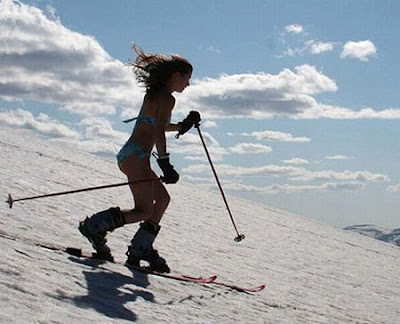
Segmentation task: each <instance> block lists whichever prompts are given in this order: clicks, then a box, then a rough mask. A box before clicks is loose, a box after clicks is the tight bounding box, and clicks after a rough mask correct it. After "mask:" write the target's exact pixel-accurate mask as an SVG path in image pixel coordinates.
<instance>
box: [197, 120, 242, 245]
mask: <svg viewBox="0 0 400 324" xmlns="http://www.w3.org/2000/svg"><path fill="white" fill-rule="evenodd" d="M194 127H195V128H196V129H197V131H198V133H199V136H200V140H201V142H202V144H203V147H204V150H205V152H206V155H207V158H208V162H210V166H211V170H212V171H213V173H214V177H215V180H216V182H217V185H218V187H219V190H220V192H221V195H222V199H223V200H224V203H225V206H226V209H227V210H228V214H229V217H230V218H231V222H232V225H233V227H234V228H235V231H236V234H237V236H236V237H235V242H240V241H242V240H243V239H244V238H245V236H244V235H243V234H239V231H238V228H237V226H236V224H235V220H234V218H233V215H232V212H231V209H230V208H229V205H228V201H227V200H226V197H225V193H224V191H223V189H222V186H221V183H220V181H219V179H218V176H217V172H216V171H215V168H214V165H213V163H212V161H211V156H210V153H209V152H208V149H207V146H206V143H205V142H204V138H203V135H202V133H201V131H200V124H196V125H195V126H194Z"/></svg>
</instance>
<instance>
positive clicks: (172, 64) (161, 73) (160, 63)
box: [128, 45, 193, 95]
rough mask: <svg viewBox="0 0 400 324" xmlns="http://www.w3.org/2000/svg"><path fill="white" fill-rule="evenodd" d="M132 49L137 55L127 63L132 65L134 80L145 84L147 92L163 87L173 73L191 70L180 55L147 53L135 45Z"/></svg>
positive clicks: (153, 91) (150, 92)
mask: <svg viewBox="0 0 400 324" xmlns="http://www.w3.org/2000/svg"><path fill="white" fill-rule="evenodd" d="M132 50H133V51H134V52H135V53H136V54H137V56H136V59H135V61H134V62H131V63H128V65H130V66H132V67H133V72H134V73H135V76H136V80H137V81H138V82H139V83H140V84H142V85H143V86H145V88H146V93H147V94H150V95H151V94H154V93H156V92H157V91H159V90H160V89H162V88H164V87H165V86H166V85H167V82H168V81H169V79H170V78H171V76H172V74H173V73H175V72H179V73H181V74H186V73H191V72H192V71H193V66H192V65H191V64H190V62H189V61H188V60H187V59H185V58H184V57H182V56H179V55H171V57H168V56H166V55H164V54H147V53H144V52H143V50H142V49H141V48H140V47H139V46H137V45H133V46H132Z"/></svg>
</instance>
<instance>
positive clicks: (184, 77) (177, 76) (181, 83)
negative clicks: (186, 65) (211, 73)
mask: <svg viewBox="0 0 400 324" xmlns="http://www.w3.org/2000/svg"><path fill="white" fill-rule="evenodd" d="M191 77H192V72H189V73H184V74H181V73H180V72H175V73H174V74H173V76H172V85H171V86H172V87H171V90H172V92H174V91H176V92H183V90H185V88H186V87H187V86H189V85H190V82H189V81H190V78H191Z"/></svg>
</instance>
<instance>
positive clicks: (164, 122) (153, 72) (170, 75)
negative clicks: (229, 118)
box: [79, 46, 200, 272]
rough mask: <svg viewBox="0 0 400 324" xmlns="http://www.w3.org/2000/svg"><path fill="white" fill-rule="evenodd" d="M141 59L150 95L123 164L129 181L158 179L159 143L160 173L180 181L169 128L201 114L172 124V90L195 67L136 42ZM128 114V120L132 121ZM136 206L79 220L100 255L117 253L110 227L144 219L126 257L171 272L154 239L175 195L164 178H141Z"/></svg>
mask: <svg viewBox="0 0 400 324" xmlns="http://www.w3.org/2000/svg"><path fill="white" fill-rule="evenodd" d="M133 49H134V51H135V52H136V54H137V57H136V60H135V61H134V62H133V63H131V64H130V65H131V66H133V70H134V73H135V75H136V78H137V80H138V82H139V83H141V84H143V85H144V86H145V87H146V95H145V96H144V100H143V104H142V107H141V109H140V113H139V116H138V117H136V118H133V119H131V120H135V119H136V125H135V127H134V129H133V132H132V135H131V136H130V138H129V139H128V141H127V142H126V143H125V144H124V146H123V147H122V148H121V150H120V151H119V153H118V154H117V160H118V166H119V168H120V170H121V171H122V172H123V173H124V174H125V175H126V176H127V177H128V180H129V181H137V180H142V179H157V175H156V174H155V173H154V171H153V170H152V169H151V165H150V155H151V151H152V149H153V147H154V146H156V149H157V153H158V154H157V156H158V158H157V163H158V165H159V167H160V168H161V170H162V171H163V177H162V178H161V179H162V181H163V182H165V183H176V182H177V181H178V180H179V174H178V173H177V172H176V170H175V169H174V167H173V166H172V165H171V164H170V161H169V153H167V143H166V137H165V132H166V131H177V132H179V134H180V135H182V134H184V133H186V132H187V131H188V130H189V129H190V128H192V126H193V125H196V124H198V123H199V122H200V114H199V113H198V112H196V111H191V112H190V113H189V115H188V116H187V117H186V118H185V119H184V120H183V121H182V122H180V123H178V124H171V123H170V122H169V121H170V118H171V112H172V110H173V108H174V105H175V98H174V97H173V96H172V93H173V92H175V91H176V92H182V91H183V90H184V89H185V88H186V87H187V86H189V81H190V78H191V76H192V71H193V67H192V65H191V64H190V63H189V61H187V60H186V59H185V58H183V57H180V56H178V55H173V56H171V58H169V57H167V56H165V55H162V54H154V55H153V54H146V53H144V52H143V51H142V50H141V49H140V48H139V47H137V46H134V47H133ZM131 120H128V121H131ZM130 189H131V192H132V195H133V198H134V202H135V208H134V209H132V210H121V209H120V208H119V207H115V208H110V209H108V210H105V211H102V212H99V213H96V214H94V215H93V216H92V217H90V218H86V219H85V220H84V221H82V222H80V225H79V230H80V232H81V233H82V234H83V235H84V236H86V237H87V238H88V239H89V241H90V242H91V243H92V245H93V247H94V249H95V250H96V251H97V255H98V256H99V257H100V258H104V259H112V255H111V251H110V248H109V247H108V246H107V244H106V243H107V240H106V232H107V231H113V230H114V229H116V228H118V227H121V226H123V225H125V224H130V223H135V222H139V221H143V222H142V223H141V224H140V227H139V229H138V231H137V232H136V234H135V235H134V237H133V239H132V240H131V245H130V246H129V248H128V252H127V256H128V259H127V263H128V264H130V265H133V266H137V267H139V266H140V261H141V260H144V261H147V262H148V263H149V265H150V268H151V269H152V270H154V271H159V272H169V271H170V269H169V267H168V265H167V263H166V261H165V259H164V258H162V257H160V256H159V254H158V252H157V251H156V250H155V249H154V248H153V242H154V240H155V238H156V236H157V234H158V232H159V230H160V225H159V223H160V221H161V218H162V216H163V214H164V212H165V210H166V209H167V207H168V204H169V202H170V197H169V194H168V192H167V190H166V189H165V187H164V185H163V184H162V183H161V182H160V181H149V182H137V183H132V184H130Z"/></svg>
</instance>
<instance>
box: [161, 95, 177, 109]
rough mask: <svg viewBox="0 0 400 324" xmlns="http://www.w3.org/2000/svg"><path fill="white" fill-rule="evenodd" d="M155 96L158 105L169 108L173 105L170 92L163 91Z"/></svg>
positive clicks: (173, 98)
mask: <svg viewBox="0 0 400 324" xmlns="http://www.w3.org/2000/svg"><path fill="white" fill-rule="evenodd" d="M157 97H158V101H159V103H160V105H162V106H167V107H168V108H171V109H172V108H173V107H174V106H175V97H174V96H173V95H172V94H170V93H166V92H163V93H160V94H159V95H158V96H157Z"/></svg>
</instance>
